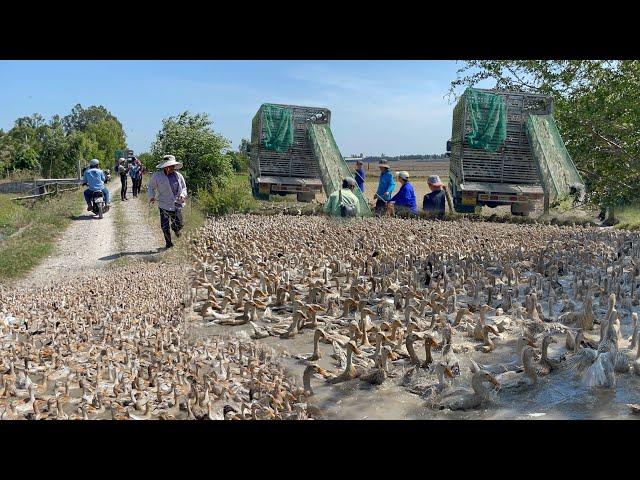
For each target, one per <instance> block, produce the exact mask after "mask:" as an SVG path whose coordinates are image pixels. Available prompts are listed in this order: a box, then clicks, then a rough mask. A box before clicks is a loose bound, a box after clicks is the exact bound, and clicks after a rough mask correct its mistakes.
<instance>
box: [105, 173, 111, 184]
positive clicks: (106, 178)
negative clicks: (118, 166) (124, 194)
mask: <svg viewBox="0 0 640 480" xmlns="http://www.w3.org/2000/svg"><path fill="white" fill-rule="evenodd" d="M103 172H104V183H108V182H109V181H111V170H103Z"/></svg>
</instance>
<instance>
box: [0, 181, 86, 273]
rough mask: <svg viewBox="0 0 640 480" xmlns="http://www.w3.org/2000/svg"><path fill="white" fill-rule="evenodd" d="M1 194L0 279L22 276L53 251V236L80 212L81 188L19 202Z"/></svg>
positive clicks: (57, 234)
mask: <svg viewBox="0 0 640 480" xmlns="http://www.w3.org/2000/svg"><path fill="white" fill-rule="evenodd" d="M14 196H15V195H13V194H0V283H3V282H4V281H6V280H12V279H16V278H19V277H21V276H22V275H23V274H25V273H26V272H27V271H29V270H30V269H31V268H33V267H35V266H36V265H38V264H39V263H40V262H41V261H42V260H43V259H44V258H45V257H47V256H48V255H50V254H51V253H52V252H53V249H54V247H55V243H56V240H57V239H58V237H59V235H60V234H61V233H62V232H63V231H64V230H65V228H66V227H67V226H68V225H69V223H70V222H71V220H72V218H73V217H74V216H76V215H78V214H80V213H81V211H82V207H83V205H84V201H83V198H82V192H81V191H72V192H65V193H60V194H58V195H56V196H54V197H49V198H47V199H45V200H36V201H31V202H28V203H27V202H23V203H21V204H18V203H17V202H15V201H12V200H11V198H12V197H14Z"/></svg>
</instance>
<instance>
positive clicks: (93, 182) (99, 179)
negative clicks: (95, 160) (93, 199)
mask: <svg viewBox="0 0 640 480" xmlns="http://www.w3.org/2000/svg"><path fill="white" fill-rule="evenodd" d="M82 180H83V183H86V184H87V186H88V187H89V188H90V189H91V191H92V192H97V191H98V190H102V189H103V188H104V182H105V180H106V178H105V176H104V172H103V171H102V170H100V169H99V168H89V169H88V170H85V171H84V175H83V178H82Z"/></svg>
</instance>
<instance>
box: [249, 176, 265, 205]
mask: <svg viewBox="0 0 640 480" xmlns="http://www.w3.org/2000/svg"><path fill="white" fill-rule="evenodd" d="M251 192H252V193H253V196H254V198H256V199H258V200H269V195H266V194H264V193H260V190H259V187H258V184H257V183H256V182H254V181H253V180H251Z"/></svg>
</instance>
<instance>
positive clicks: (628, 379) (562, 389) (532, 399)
mask: <svg viewBox="0 0 640 480" xmlns="http://www.w3.org/2000/svg"><path fill="white" fill-rule="evenodd" d="M622 327H623V328H622V331H623V334H624V335H623V338H625V339H626V338H628V335H630V330H631V326H630V324H629V323H628V322H627V323H623V325H622ZM199 330H200V332H201V334H202V333H204V336H207V335H218V334H223V335H224V334H232V335H234V334H238V332H246V334H248V335H250V334H251V333H252V329H251V327H250V326H249V325H244V326H240V327H223V326H219V325H215V326H210V327H202V328H200V329H199ZM240 335H242V336H245V334H240ZM555 338H556V339H557V341H558V343H557V344H552V345H551V346H550V347H549V356H550V357H555V358H557V357H559V356H560V355H561V354H563V353H565V351H566V349H565V347H564V334H557V335H555ZM457 341H458V339H456V337H454V344H455V343H457ZM259 342H260V343H261V344H262V345H265V346H270V347H272V348H274V350H276V351H277V352H279V353H283V352H284V356H283V358H281V362H282V363H283V365H284V366H285V367H286V369H287V371H288V373H289V374H290V375H291V376H293V377H294V378H295V379H297V382H298V384H299V385H302V372H303V371H304V369H305V367H306V362H305V361H304V360H298V359H295V358H292V357H290V356H289V354H299V355H310V354H311V353H312V350H313V331H312V330H306V331H304V333H301V334H299V335H297V336H296V337H295V338H293V339H287V340H284V339H280V338H277V337H268V338H266V339H262V340H259ZM626 344H627V342H626V340H624V341H623V342H622V346H623V347H624V346H625V345H626ZM320 350H321V352H322V358H321V359H320V360H319V361H318V362H317V363H318V364H319V365H320V366H321V367H323V368H325V369H328V370H331V371H336V372H337V371H338V366H337V362H336V360H334V359H333V358H332V357H331V353H332V352H333V349H332V347H331V346H330V345H327V344H323V343H320ZM418 354H419V355H420V354H422V356H424V351H419V350H418ZM439 355H440V352H437V351H436V352H434V355H433V356H434V360H436V361H437V360H438V358H439ZM472 356H473V358H474V360H476V361H478V362H483V363H489V361H488V360H489V358H487V357H488V355H487V354H483V353H480V352H473V353H472ZM459 357H460V358H461V360H462V359H463V358H464V357H463V356H462V355H459ZM516 358H517V356H516V354H515V342H514V341H508V342H505V343H504V344H503V345H501V346H498V347H497V348H496V350H495V351H494V352H492V354H491V357H490V359H491V363H495V362H498V361H499V362H508V361H511V360H515V359H516ZM466 365H467V364H466V363H465V368H466ZM394 368H395V370H396V371H399V375H398V376H397V377H396V378H394V379H388V380H387V381H386V382H385V383H384V384H383V385H380V386H371V385H369V384H367V383H365V382H361V381H359V380H357V379H356V380H351V381H348V382H343V383H339V384H336V385H332V384H329V383H327V382H326V381H325V380H324V379H317V378H312V380H311V385H312V388H313V390H314V393H315V395H314V396H313V397H312V401H313V403H315V404H316V405H317V406H319V407H320V408H321V409H322V411H323V412H324V414H325V416H326V418H328V419H350V420H391V419H422V420H435V419H476V420H481V419H517V420H526V419H536V420H545V419H548V420H551V419H554V420H558V419H633V418H640V417H638V416H634V415H633V414H631V413H630V410H629V408H628V407H627V406H626V404H627V403H640V377H638V376H636V375H634V374H633V373H627V374H621V375H618V376H617V386H616V388H615V389H611V390H605V389H595V390H594V389H589V388H587V387H585V386H583V385H582V384H581V382H580V380H579V379H576V378H574V372H573V371H571V370H561V371H559V372H557V373H556V372H553V373H551V374H550V375H547V376H545V377H539V379H538V383H537V384H536V385H534V386H532V387H528V388H524V389H522V390H520V391H516V392H508V391H506V390H505V391H499V392H497V393H496V392H492V393H491V396H490V400H489V402H487V403H486V404H484V406H483V407H482V408H480V409H477V410H472V411H466V412H459V411H449V410H445V411H438V410H434V409H432V408H430V407H429V406H427V405H426V403H425V400H423V399H422V398H421V397H419V396H418V395H414V394H412V393H409V392H408V391H407V390H406V389H405V388H404V387H402V386H401V385H399V383H400V380H401V378H402V368H398V367H397V366H396V367H394ZM452 385H454V386H461V387H468V381H467V379H460V378H456V379H454V381H453V383H452Z"/></svg>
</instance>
